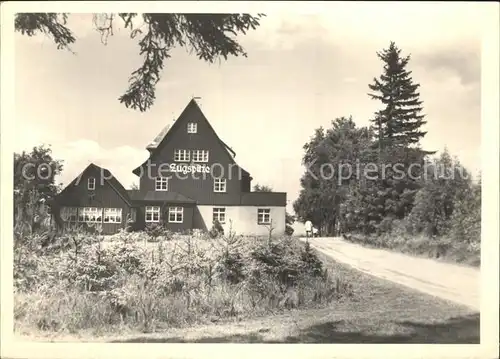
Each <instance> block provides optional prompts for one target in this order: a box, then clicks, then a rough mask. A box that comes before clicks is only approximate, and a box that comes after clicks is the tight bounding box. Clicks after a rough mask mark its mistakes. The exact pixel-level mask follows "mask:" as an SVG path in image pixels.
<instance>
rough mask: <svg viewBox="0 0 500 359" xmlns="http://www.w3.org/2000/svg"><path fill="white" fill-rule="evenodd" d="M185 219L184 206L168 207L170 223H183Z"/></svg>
mask: <svg viewBox="0 0 500 359" xmlns="http://www.w3.org/2000/svg"><path fill="white" fill-rule="evenodd" d="M183 220H184V208H182V207H170V208H169V209H168V221H169V222H170V223H182V222H183Z"/></svg>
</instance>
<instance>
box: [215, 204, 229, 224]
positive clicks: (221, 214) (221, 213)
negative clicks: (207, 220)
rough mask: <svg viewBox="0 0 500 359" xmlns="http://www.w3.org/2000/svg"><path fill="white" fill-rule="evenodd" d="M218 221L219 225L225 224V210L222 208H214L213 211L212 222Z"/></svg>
mask: <svg viewBox="0 0 500 359" xmlns="http://www.w3.org/2000/svg"><path fill="white" fill-rule="evenodd" d="M215 221H218V222H219V223H221V224H224V223H226V209H225V208H224V207H215V208H214V211H213V222H215Z"/></svg>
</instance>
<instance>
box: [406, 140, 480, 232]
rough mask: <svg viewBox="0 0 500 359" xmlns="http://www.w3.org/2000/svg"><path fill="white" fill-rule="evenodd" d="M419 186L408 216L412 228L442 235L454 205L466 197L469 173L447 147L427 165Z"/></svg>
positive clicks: (446, 228) (467, 194)
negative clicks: (420, 186)
mask: <svg viewBox="0 0 500 359" xmlns="http://www.w3.org/2000/svg"><path fill="white" fill-rule="evenodd" d="M422 182H423V184H422V188H421V189H420V190H419V191H418V193H417V195H416V197H415V204H414V206H413V209H412V211H411V213H410V214H409V216H408V219H409V222H410V224H411V227H412V229H413V231H415V232H425V233H426V234H427V235H429V236H433V235H444V234H446V233H447V232H449V230H450V229H451V227H450V225H451V222H450V219H451V217H452V215H453V213H454V212H455V206H456V205H457V204H458V203H463V202H464V201H465V200H467V199H469V198H470V196H469V193H470V192H471V191H472V189H471V188H472V182H471V176H470V174H469V173H468V171H467V170H466V169H465V168H464V167H463V166H462V164H461V163H460V161H459V160H458V159H456V158H452V157H451V155H450V154H449V152H448V150H447V149H445V150H444V151H443V153H442V154H441V155H440V156H439V157H438V158H435V159H434V160H433V161H432V162H430V161H429V163H428V164H427V166H426V172H425V176H424V177H423V178H422Z"/></svg>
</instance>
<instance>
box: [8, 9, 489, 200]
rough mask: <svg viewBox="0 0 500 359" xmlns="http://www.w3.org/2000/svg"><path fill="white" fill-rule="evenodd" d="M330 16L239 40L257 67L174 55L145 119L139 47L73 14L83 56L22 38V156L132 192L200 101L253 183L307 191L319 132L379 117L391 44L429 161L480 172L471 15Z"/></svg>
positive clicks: (246, 61)
mask: <svg viewBox="0 0 500 359" xmlns="http://www.w3.org/2000/svg"><path fill="white" fill-rule="evenodd" d="M402 5H403V4H401V3H392V4H389V5H384V4H377V5H376V6H375V5H370V4H368V3H364V4H363V5H361V4H357V5H356V3H354V4H352V3H351V4H344V3H335V2H331V3H324V7H323V8H322V9H321V11H320V12H315V11H311V12H309V13H305V12H298V11H294V10H293V6H290V7H289V9H288V11H287V12H283V11H276V12H271V13H268V14H267V17H265V18H263V19H262V20H261V26H260V27H258V28H257V29H256V30H253V31H251V32H249V33H248V34H247V35H244V36H239V37H238V38H237V39H238V41H239V42H240V44H241V45H242V46H243V47H244V49H245V51H246V52H247V53H248V57H246V58H244V57H238V58H234V57H233V58H229V59H228V60H227V61H222V62H221V63H220V64H219V63H216V64H212V65H211V64H208V63H206V62H203V61H202V60H198V59H197V58H196V57H195V56H191V55H189V54H188V52H187V51H186V50H185V49H182V48H176V49H174V50H173V51H172V52H171V58H170V59H168V60H167V61H166V63H165V68H164V70H163V73H162V78H161V81H160V82H159V83H158V85H157V93H156V102H155V104H154V106H153V107H152V108H151V109H150V110H149V111H147V112H145V113H141V112H139V111H135V110H132V109H127V108H125V106H124V105H123V104H120V103H119V101H118V97H119V96H120V95H122V94H123V93H124V91H125V90H126V88H127V81H128V78H129V75H130V73H131V72H132V71H133V70H135V69H136V68H138V67H139V66H140V64H141V57H140V56H139V49H138V45H137V38H136V39H131V38H130V36H129V31H128V30H125V29H123V28H120V27H117V28H115V32H114V35H113V36H112V37H110V38H109V39H108V42H107V45H103V44H102V43H101V41H100V35H99V34H98V33H97V32H96V31H95V30H93V29H92V15H91V14H71V15H70V18H69V24H68V25H69V27H70V28H71V29H72V30H73V31H74V34H75V36H76V38H77V41H76V43H75V44H74V45H73V46H72V50H73V52H74V53H71V52H68V51H65V50H57V49H56V47H55V45H54V44H53V43H52V42H51V40H50V39H49V38H46V37H44V36H42V35H40V36H35V37H32V38H29V37H27V36H23V35H21V34H16V37H15V106H16V108H15V111H16V121H15V151H17V152H19V151H22V150H30V149H31V148H32V147H33V146H37V145H41V144H50V145H51V146H52V149H53V155H54V157H55V158H57V159H62V160H63V161H64V171H63V174H62V175H61V177H60V178H59V181H60V182H62V183H63V184H67V183H69V182H70V181H71V180H72V179H73V178H74V177H75V176H77V175H78V174H79V173H80V172H81V171H82V170H83V169H84V168H85V167H86V166H87V165H88V164H89V163H91V162H93V163H95V164H97V165H100V166H103V167H106V168H108V169H109V170H110V171H111V172H112V173H113V174H114V175H115V177H117V178H118V180H119V181H120V182H121V183H122V184H123V185H124V186H125V187H126V188H129V187H130V186H131V185H132V183H138V177H136V176H135V175H134V174H132V170H133V169H134V168H135V167H137V166H138V165H140V164H141V163H142V162H143V161H144V160H145V159H146V158H147V157H148V152H147V151H146V146H147V145H148V143H149V142H150V141H152V140H153V139H154V137H155V136H156V135H157V134H158V133H159V132H160V131H161V129H162V128H163V127H164V126H165V125H166V124H169V123H172V121H173V120H174V118H176V117H178V116H179V115H180V113H181V112H182V110H183V109H184V108H185V106H186V105H187V104H188V102H189V101H190V100H191V98H192V97H193V96H196V97H200V98H201V99H200V100H198V101H197V102H198V104H199V105H200V107H201V109H202V111H203V112H204V114H205V116H206V117H207V119H208V120H209V121H210V123H211V124H212V126H213V127H214V129H215V130H216V132H217V133H218V135H219V136H220V137H221V139H222V140H223V141H224V142H226V143H227V144H228V145H229V146H230V147H232V148H233V149H234V150H235V152H236V161H237V163H238V164H239V165H240V166H241V167H243V168H245V169H246V170H247V171H249V172H250V173H251V175H252V177H253V178H254V181H253V183H252V184H256V183H259V184H262V185H268V186H271V187H272V188H273V189H274V190H275V191H280V192H287V198H288V200H289V209H291V208H292V207H291V206H292V203H293V201H294V200H295V199H296V198H297V196H298V193H299V190H300V182H299V180H300V177H301V175H302V174H303V173H304V170H305V169H304V167H303V166H302V164H301V159H302V156H303V148H302V147H303V145H304V144H305V143H306V142H308V140H309V138H310V137H311V136H312V135H313V134H314V130H315V129H316V128H318V127H320V126H323V127H329V125H330V123H331V121H332V120H334V119H335V118H337V117H341V116H352V117H353V119H354V121H355V122H356V123H357V124H358V125H359V126H364V125H367V124H368V123H369V119H370V118H371V117H372V115H373V113H374V112H375V111H377V110H378V109H380V104H379V103H377V102H376V101H374V100H371V99H370V98H369V96H368V92H369V89H368V84H369V83H371V82H372V80H373V78H374V77H377V76H379V75H380V73H381V71H382V62H381V61H380V60H379V59H378V57H377V55H376V52H377V51H380V50H382V49H384V48H386V47H388V45H389V43H390V42H391V41H394V42H395V43H396V45H397V46H398V47H399V48H401V49H402V51H403V55H410V54H411V61H410V63H409V65H408V66H409V70H411V71H412V76H413V79H414V81H415V82H416V83H419V84H420V86H421V87H420V94H421V100H422V101H423V106H424V113H425V114H426V120H427V125H426V126H425V127H424V130H426V131H427V132H428V133H427V135H426V137H425V138H424V139H423V141H422V145H423V147H424V148H425V149H428V150H436V151H441V150H443V149H444V148H445V147H447V148H448V150H449V151H450V153H451V154H452V155H454V156H457V157H458V158H459V159H460V161H461V162H462V163H463V164H464V165H465V166H466V167H467V168H468V169H469V170H471V171H472V172H473V173H477V172H478V171H479V170H480V166H481V165H480V145H481V138H480V133H481V111H480V105H481V93H480V80H481V62H480V60H481V59H480V54H481V42H480V40H481V36H480V25H481V24H480V17H479V16H474V15H475V14H474V11H476V9H477V8H475V7H474V3H453V4H448V5H445V4H436V3H434V4H432V3H431V4H426V3H412V2H409V3H404V6H402Z"/></svg>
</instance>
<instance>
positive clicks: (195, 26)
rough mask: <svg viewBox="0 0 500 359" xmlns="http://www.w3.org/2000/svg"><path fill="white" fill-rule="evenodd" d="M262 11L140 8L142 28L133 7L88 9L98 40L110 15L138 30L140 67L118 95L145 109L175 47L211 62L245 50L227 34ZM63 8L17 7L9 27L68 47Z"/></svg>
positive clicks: (241, 30)
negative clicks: (163, 11)
mask: <svg viewBox="0 0 500 359" xmlns="http://www.w3.org/2000/svg"><path fill="white" fill-rule="evenodd" d="M263 16H264V15H263V14H258V15H257V16H251V15H249V14H141V15H140V17H142V21H143V23H144V25H143V26H144V27H145V30H144V32H143V30H142V29H141V28H138V27H135V26H134V20H135V19H136V18H137V17H139V15H138V14H135V13H120V14H100V15H97V14H96V15H94V26H95V28H96V30H97V31H99V32H100V33H101V39H102V41H103V43H106V41H107V38H108V37H109V36H111V35H113V28H114V26H115V23H114V21H115V20H117V19H121V20H122V21H123V23H124V26H125V28H126V29H129V30H130V37H131V38H135V37H137V36H139V51H140V54H141V55H143V57H144V62H143V64H142V66H141V67H139V68H138V69H136V70H135V71H134V72H132V75H131V77H130V81H129V82H130V85H129V88H128V89H127V91H126V92H125V93H124V94H123V95H122V96H120V98H119V101H120V102H121V103H123V104H125V106H126V107H127V108H129V107H130V108H132V109H134V110H137V109H138V110H140V111H141V112H144V111H146V110H148V109H149V108H150V107H151V106H152V105H153V103H154V100H155V98H156V96H155V88H156V84H157V83H158V81H159V80H160V72H161V70H162V69H163V67H164V62H165V60H166V59H168V58H169V57H170V56H171V55H170V52H171V50H172V49H173V48H174V47H176V46H180V47H186V48H187V49H188V50H189V51H190V53H194V54H196V56H197V57H198V58H199V59H201V60H204V61H207V62H209V63H213V62H215V61H216V60H218V61H220V60H221V59H222V58H223V59H224V60H227V58H228V57H229V56H240V55H242V56H245V57H246V56H247V54H246V52H245V51H244V50H243V48H242V46H241V45H240V44H239V43H238V42H237V41H236V40H235V39H234V38H233V37H235V36H238V35H240V34H246V32H247V31H248V30H254V29H256V28H257V27H258V26H259V25H260V19H261V18H262V17H263ZM67 18H68V16H67V14H57V13H19V14H16V17H15V22H14V24H15V30H16V31H18V32H20V33H22V34H24V35H27V36H33V35H35V34H37V33H43V34H45V35H47V36H49V37H51V38H52V39H53V40H54V42H55V44H56V45H57V48H58V49H70V45H72V44H73V43H74V42H75V41H76V39H75V37H74V35H73V33H72V32H71V30H70V29H69V28H68V27H67V26H66V25H67Z"/></svg>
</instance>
